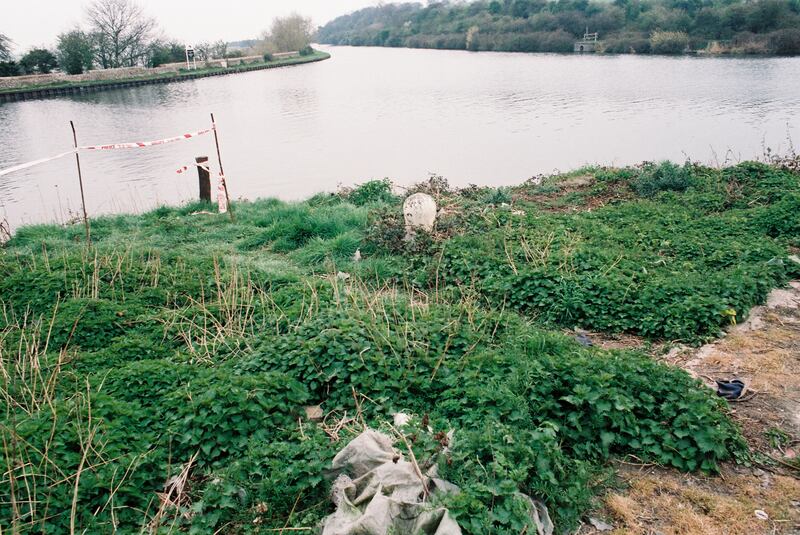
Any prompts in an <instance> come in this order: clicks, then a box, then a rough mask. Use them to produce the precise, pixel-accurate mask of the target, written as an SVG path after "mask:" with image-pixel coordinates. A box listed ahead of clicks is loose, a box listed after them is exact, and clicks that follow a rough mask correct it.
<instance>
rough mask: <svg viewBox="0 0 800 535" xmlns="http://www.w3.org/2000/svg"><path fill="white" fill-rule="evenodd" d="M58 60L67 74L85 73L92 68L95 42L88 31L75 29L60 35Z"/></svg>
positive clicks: (57, 48)
mask: <svg viewBox="0 0 800 535" xmlns="http://www.w3.org/2000/svg"><path fill="white" fill-rule="evenodd" d="M56 50H57V52H58V62H59V64H60V65H61V68H62V69H63V70H64V72H66V73H67V74H83V73H84V72H86V71H88V70H91V68H92V63H93V59H94V43H93V41H92V38H91V36H90V35H88V34H87V33H85V32H83V31H82V30H80V29H77V28H76V29H74V30H72V31H69V32H67V33H62V34H61V35H59V36H58V43H57V45H56Z"/></svg>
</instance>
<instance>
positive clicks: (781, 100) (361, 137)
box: [0, 47, 800, 225]
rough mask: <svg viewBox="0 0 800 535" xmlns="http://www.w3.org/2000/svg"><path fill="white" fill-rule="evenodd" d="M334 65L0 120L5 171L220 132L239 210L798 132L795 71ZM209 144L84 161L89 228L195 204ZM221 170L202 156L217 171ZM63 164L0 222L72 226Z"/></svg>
mask: <svg viewBox="0 0 800 535" xmlns="http://www.w3.org/2000/svg"><path fill="white" fill-rule="evenodd" d="M330 51H331V52H332V53H333V59H331V60H329V61H326V62H322V63H316V64H313V65H306V66H302V67H294V68H286V69H277V70H269V71H258V72H253V73H247V74H241V75H236V76H227V77H219V78H208V79H202V80H196V81H188V82H182V83H176V84H165V85H154V86H146V87H140V88H133V89H125V90H115V91H108V92H104V93H95V94H90V95H81V96H73V97H64V98H59V99H52V100H42V101H32V102H18V103H11V104H4V105H0V124H2V126H3V128H0V147H2V149H0V168H5V167H8V166H11V165H14V164H16V163H20V162H24V161H28V160H34V159H37V158H40V157H42V156H46V155H49V154H55V153H58V152H61V151H64V150H68V149H69V148H70V147H71V132H70V129H69V121H70V120H74V121H75V124H76V126H77V128H78V135H79V142H80V143H81V144H96V143H115V142H127V141H143V140H149V139H158V138H162V137H170V136H173V135H176V134H180V133H183V132H188V131H193V130H198V129H201V128H205V127H207V126H208V124H209V122H210V119H209V113H210V112H214V113H215V115H216V117H217V121H218V123H219V128H220V135H221V144H222V153H223V158H224V164H225V169H226V173H227V175H228V178H229V182H230V187H231V192H232V193H233V194H234V196H236V197H251V198H252V197H258V196H278V197H281V198H286V199H297V198H302V197H306V196H308V195H311V194H313V193H315V192H317V191H320V190H332V189H335V188H336V186H337V184H339V183H345V184H352V183H356V182H360V181H364V180H368V179H370V178H380V177H385V176H388V177H390V178H392V179H393V180H395V181H396V182H398V183H401V184H402V183H410V182H414V181H419V180H422V179H424V178H426V177H427V176H428V173H430V172H435V173H437V174H442V175H444V176H445V177H447V178H448V179H449V180H450V182H451V183H454V184H468V183H478V184H493V185H502V184H512V183H516V182H520V181H522V180H524V179H526V178H528V177H530V176H532V175H535V174H539V173H546V172H551V171H554V170H557V169H560V170H567V169H571V168H574V167H577V166H581V165H584V164H587V163H600V164H617V165H619V164H625V163H636V162H639V161H642V160H658V159H666V158H670V159H674V160H682V159H684V158H686V157H690V158H692V159H695V160H700V161H703V162H707V163H715V159H716V160H717V161H720V162H721V161H722V160H724V159H725V158H726V155H727V157H728V158H733V159H746V158H753V157H756V156H759V155H760V154H762V151H763V148H764V146H770V147H772V148H773V149H774V150H786V149H787V147H788V137H787V136H790V135H791V134H794V135H795V137H797V135H798V128H800V93H798V91H797V88H796V86H795V81H796V80H798V79H800V58H769V59H749V58H742V59H732V58H716V59H713V58H708V59H706V58H658V57H637V56H586V55H584V56H569V55H566V56H565V55H551V54H504V53H480V54H475V53H468V52H445V51H429V50H405V49H383V48H346V47H331V49H330ZM198 155H208V156H213V155H214V148H213V138H212V137H211V136H205V137H202V138H199V139H196V140H191V141H188V142H184V143H178V144H172V145H168V146H163V147H154V148H149V149H143V150H129V151H114V152H102V153H86V154H84V155H82V163H83V168H84V174H85V181H86V189H87V197H88V204H89V206H88V208H89V212H90V214H97V213H103V212H115V211H129V210H144V209H147V208H150V207H152V206H154V205H155V204H158V203H177V202H180V201H182V200H186V199H192V198H194V197H195V196H196V190H197V184H196V178H195V175H194V174H193V173H189V174H188V175H187V174H182V175H178V174H176V173H175V170H176V169H178V168H179V167H181V166H182V165H187V164H189V163H191V162H193V161H194V157H195V156H198ZM213 160H214V158H212V161H213ZM78 200H79V196H78V192H77V177H76V173H75V168H74V161H73V160H72V159H70V158H65V159H63V160H60V161H56V162H52V163H48V164H46V165H43V166H40V167H37V168H33V169H30V170H27V171H23V172H20V173H17V174H13V175H8V176H5V177H2V178H0V218H2V217H7V218H8V219H9V220H10V222H11V223H12V225H18V224H19V223H20V222H23V221H25V222H31V221H47V220H53V219H56V220H64V219H66V218H68V217H69V215H70V213H74V212H77V210H78V207H79V205H78Z"/></svg>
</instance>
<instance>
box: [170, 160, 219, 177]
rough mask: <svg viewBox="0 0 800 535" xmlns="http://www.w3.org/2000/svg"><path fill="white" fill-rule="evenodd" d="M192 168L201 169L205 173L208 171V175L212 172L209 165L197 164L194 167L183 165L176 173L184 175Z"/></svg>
mask: <svg viewBox="0 0 800 535" xmlns="http://www.w3.org/2000/svg"><path fill="white" fill-rule="evenodd" d="M192 167H199V168H200V169H202V170H203V171H206V172H207V173H210V172H211V169H209V167H208V165H206V164H202V163H196V164H194V165H182V166H180V167H179V168H178V169H176V170H175V172H176V173H178V174H179V175H182V174H183V173H185V172H187V171H188V170H189V169H191V168H192Z"/></svg>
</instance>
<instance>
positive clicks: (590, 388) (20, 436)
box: [0, 163, 800, 534]
mask: <svg viewBox="0 0 800 535" xmlns="http://www.w3.org/2000/svg"><path fill="white" fill-rule="evenodd" d="M791 165H794V164H791V163H790V166H791ZM798 186H800V174H798V173H797V172H796V171H791V170H789V169H787V168H784V167H783V166H780V165H772V166H769V165H764V164H757V163H744V164H741V165H738V166H736V167H731V168H728V169H723V170H717V169H708V168H703V167H698V166H692V165H685V166H679V165H673V164H661V165H650V164H648V165H643V166H639V167H634V168H626V169H584V170H581V171H580V172H576V173H572V174H569V175H564V176H559V177H549V178H546V179H544V180H543V181H541V182H539V181H536V182H530V183H526V184H523V185H521V186H519V187H516V188H510V189H490V188H478V187H470V188H466V189H461V190H454V189H451V188H449V187H447V185H446V183H445V182H444V181H443V180H441V179H439V178H436V177H434V178H433V179H432V180H431V181H429V182H426V183H424V184H421V185H419V186H417V187H416V188H413V189H414V190H415V191H426V192H429V193H431V194H433V195H434V196H435V197H436V198H437V200H438V202H439V204H440V206H441V207H442V208H443V211H442V215H441V217H440V220H439V222H438V223H437V229H436V231H435V232H434V233H432V234H430V235H421V236H419V237H418V238H417V239H416V240H415V241H414V242H413V243H405V242H404V241H403V240H402V236H403V234H404V229H403V225H402V215H401V208H400V204H401V199H399V198H397V197H395V196H394V195H393V194H392V191H391V189H390V188H389V185H388V183H387V182H384V181H374V182H369V183H367V184H364V185H362V186H359V187H357V188H354V189H352V190H348V191H342V192H340V193H338V194H320V195H317V196H315V197H313V198H311V199H309V200H307V201H305V202H302V203H284V202H280V201H277V200H260V201H254V202H247V203H237V204H236V209H237V210H236V214H237V220H236V222H235V223H234V222H231V221H229V219H228V218H227V217H220V216H213V215H204V214H195V212H197V211H200V210H203V209H207V208H208V207H207V206H205V205H202V204H192V205H188V206H184V207H180V208H166V207H165V208H160V209H158V210H155V211H152V212H150V213H147V214H143V215H140V216H132V215H126V216H116V217H107V218H102V219H97V220H95V221H93V227H92V229H93V240H94V241H93V245H92V246H91V247H86V246H85V245H84V244H83V243H82V241H81V240H82V238H81V237H82V232H83V230H82V227H80V226H79V225H78V226H68V227H56V226H29V227H24V228H22V229H20V230H19V231H18V232H17V234H16V235H15V236H14V238H13V239H12V240H11V242H9V243H8V244H7V245H6V246H5V247H4V248H3V249H2V250H0V274H1V275H2V276H1V277H0V295H1V296H2V315H1V316H0V351H1V352H2V355H1V357H2V358H1V359H0V365H2V389H0V395H2V398H3V400H4V402H5V407H6V410H5V412H4V414H3V417H2V418H3V419H2V423H1V424H0V431H1V433H2V445H3V446H2V447H3V456H2V463H3V465H4V469H3V471H2V475H0V501H2V502H3V504H4V506H3V508H2V509H0V515H1V516H0V525H3V526H6V527H12V529H14V530H17V531H19V532H45V533H63V532H66V531H68V530H69V529H70V527H71V526H74V527H75V529H77V530H80V531H84V530H88V532H106V531H111V530H112V529H113V528H114V527H116V528H117V529H119V530H120V531H122V532H131V531H139V530H140V529H147V528H149V529H152V530H153V531H158V532H169V531H172V530H185V531H190V532H193V533H211V532H214V531H215V530H221V531H222V532H259V531H260V532H269V530H280V529H281V528H285V527H294V528H304V527H313V526H316V525H317V523H318V522H319V520H320V519H321V518H323V517H324V516H325V515H327V514H328V513H330V512H331V510H332V505H331V503H330V500H329V498H328V491H329V488H330V482H329V481H327V480H326V479H325V477H324V472H325V468H326V467H328V466H329V463H330V461H331V459H332V458H333V456H334V454H335V452H336V451H338V450H339V449H340V448H341V447H342V446H343V444H344V443H345V442H346V441H347V439H348V438H350V437H352V436H354V434H355V433H357V432H359V430H360V429H361V427H362V425H364V424H367V425H370V426H373V427H376V428H386V427H387V422H388V421H391V415H392V413H394V412H395V411H400V410H402V411H408V412H412V413H414V414H416V415H417V416H418V418H417V419H416V420H414V421H412V423H411V424H410V428H407V434H408V435H409V436H410V441H411V443H412V444H413V447H414V448H415V451H416V458H418V459H429V458H430V459H432V460H433V461H434V462H438V464H439V469H440V474H441V475H442V477H444V478H445V479H447V480H449V481H452V482H453V483H455V484H457V485H459V486H460V487H461V488H462V492H461V493H460V494H458V495H455V496H449V497H447V498H444V502H445V505H446V506H447V507H449V508H450V510H451V513H452V514H453V515H454V516H455V517H456V518H457V519H458V521H459V523H460V524H461V526H462V528H463V529H464V531H465V532H466V533H471V534H478V533H481V534H490V533H491V534H497V533H520V532H521V531H523V530H525V525H526V523H527V509H526V508H527V502H526V501H525V500H523V499H521V498H520V496H519V494H518V491H520V490H521V491H523V492H525V493H528V494H530V495H532V496H536V497H539V498H541V499H543V500H544V501H545V503H546V504H547V506H548V507H549V508H550V511H551V514H553V516H554V518H555V521H556V525H557V529H558V530H559V531H560V530H563V529H567V528H570V527H572V526H574V525H575V524H576V523H577V521H578V519H579V518H580V516H581V514H582V513H583V511H585V510H586V508H587V507H588V506H589V504H590V503H591V500H592V497H593V495H594V494H595V493H596V492H598V491H599V490H600V489H601V488H602V487H603V486H604V485H605V484H606V483H605V482H606V481H607V470H606V468H605V467H606V466H607V462H608V461H609V460H610V459H611V458H614V457H625V456H628V455H635V456H636V458H637V459H639V460H640V462H655V463H660V464H663V465H666V466H672V467H676V468H678V469H680V470H705V471H714V470H715V469H716V468H717V466H718V465H719V463H721V462H726V461H731V460H744V459H746V458H747V455H748V453H747V451H746V446H745V445H744V442H743V440H742V438H741V435H740V433H739V430H738V429H737V428H736V426H734V425H733V424H732V423H731V422H730V420H729V419H728V417H727V414H726V411H727V409H726V407H725V405H724V404H723V403H722V402H721V401H720V400H719V399H717V398H716V397H715V396H714V395H713V393H711V392H710V391H708V390H707V389H706V388H705V387H702V386H701V385H700V383H699V382H698V381H696V380H694V379H692V378H690V377H689V376H688V375H687V374H686V373H685V372H683V371H680V370H677V369H674V368H671V367H668V366H666V365H664V364H660V363H657V362H654V361H653V360H652V359H651V358H649V357H648V356H646V355H644V354H641V353H639V352H636V351H605V350H601V349H598V348H594V347H584V346H583V345H581V344H579V343H578V342H577V341H576V340H574V339H573V337H572V336H570V335H569V334H568V330H569V329H572V328H574V327H584V328H588V329H592V330H595V331H602V332H605V333H634V334H637V335H639V336H642V337H643V338H644V339H649V340H658V339H663V338H666V339H681V340H684V341H690V342H693V343H696V342H699V341H701V340H704V339H707V338H709V337H714V336H716V335H718V333H719V332H720V331H721V329H723V328H724V327H725V326H727V325H730V324H731V323H732V322H734V321H736V320H741V319H742V318H743V317H744V316H745V315H746V312H747V310H748V309H749V308H750V307H751V306H753V305H756V304H758V303H760V302H762V301H763V300H764V298H765V296H766V293H767V292H768V291H769V290H770V289H771V288H774V287H777V286H780V285H782V284H783V283H785V282H786V281H787V280H789V279H790V278H792V277H797V276H799V275H800V265H798V264H797V263H795V262H794V261H792V260H790V259H789V255H791V254H793V253H796V251H797V249H796V248H797V247H798V246H800V241H799V240H800V238H799V236H800V226H799V225H800V223H798V219H797V213H798V208H800V193H798ZM357 250H358V251H360V253H361V255H362V257H363V258H362V260H361V261H358V262H357V261H355V260H354V255H355V253H356V251H357ZM313 404H321V405H322V408H323V410H324V411H325V413H326V414H327V417H326V419H325V421H324V422H323V423H322V424H320V425H315V424H313V423H311V422H308V421H305V416H304V411H303V407H304V406H305V405H313ZM450 429H453V430H455V436H454V441H453V443H452V444H451V445H450V446H451V450H452V451H450V452H449V453H443V452H442V436H443V435H442V434H441V433H442V432H447V431H449V430H450ZM398 447H400V448H401V449H402V448H404V446H402V445H400V444H399V445H398ZM168 482H169V484H168ZM529 529H530V528H529Z"/></svg>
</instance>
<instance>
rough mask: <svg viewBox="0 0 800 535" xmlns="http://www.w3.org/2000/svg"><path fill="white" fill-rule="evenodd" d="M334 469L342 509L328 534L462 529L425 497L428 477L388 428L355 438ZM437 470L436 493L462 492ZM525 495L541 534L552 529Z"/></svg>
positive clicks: (445, 533) (453, 532)
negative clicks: (395, 442)
mask: <svg viewBox="0 0 800 535" xmlns="http://www.w3.org/2000/svg"><path fill="white" fill-rule="evenodd" d="M331 473H332V474H335V475H337V477H336V480H335V481H334V483H333V491H332V497H333V501H334V503H335V504H336V512H335V513H333V514H332V515H330V516H328V518H326V519H325V522H324V524H323V528H322V535H401V534H408V535H461V528H460V527H459V526H458V523H457V522H456V521H455V520H454V519H453V518H451V517H450V515H449V513H448V511H447V509H446V508H444V507H439V508H433V507H431V506H430V505H429V504H427V503H424V502H423V501H422V500H423V497H424V489H423V483H422V480H420V477H419V475H418V474H417V471H416V469H415V467H414V465H413V464H412V463H410V462H408V461H406V460H405V459H404V458H403V456H402V455H401V454H400V452H398V451H397V450H395V449H394V447H393V446H392V439H391V438H390V437H388V436H386V435H384V434H383V433H380V432H378V431H375V430H372V429H370V430H367V431H364V432H363V433H362V434H360V435H359V436H358V437H356V438H355V439H353V440H352V441H351V442H350V443H349V444H348V445H347V446H345V447H344V449H342V450H341V451H340V452H339V453H338V454H337V455H336V457H334V459H333V467H332V470H331ZM434 475H435V472H434V471H432V472H429V473H428V474H427V475H423V479H424V480H425V485H426V486H427V488H428V491H429V492H430V493H431V494H433V493H437V492H438V493H447V492H458V487H456V486H455V485H453V484H451V483H448V482H447V481H443V480H441V479H437V478H436V477H433V476H434ZM523 496H524V495H523ZM525 498H527V499H528V500H530V502H531V520H532V522H533V523H534V525H535V526H536V527H537V532H538V535H552V533H553V524H552V523H551V522H550V517H549V515H548V513H547V508H546V507H545V506H544V505H543V504H542V503H540V502H537V501H535V500H532V499H531V498H530V497H528V496H525Z"/></svg>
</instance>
